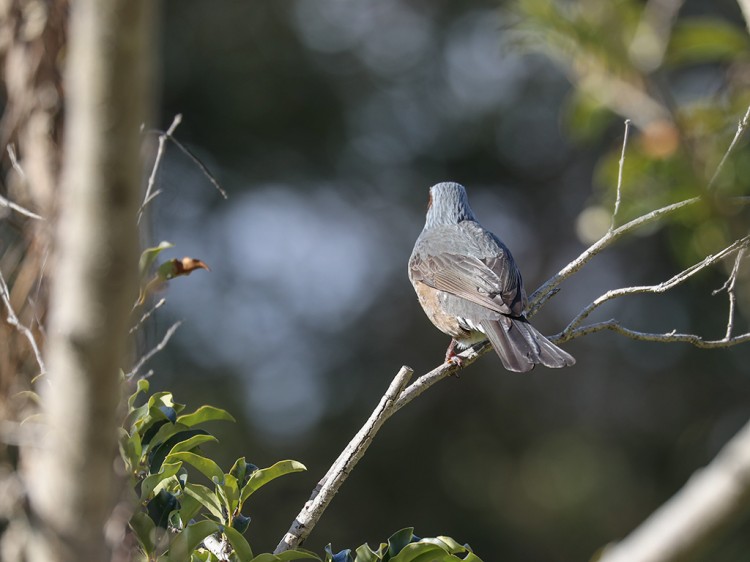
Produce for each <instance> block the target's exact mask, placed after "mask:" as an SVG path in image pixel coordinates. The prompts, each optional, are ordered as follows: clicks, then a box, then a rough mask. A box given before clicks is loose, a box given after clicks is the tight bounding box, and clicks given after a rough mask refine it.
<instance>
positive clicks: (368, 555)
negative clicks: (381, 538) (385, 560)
mask: <svg viewBox="0 0 750 562" xmlns="http://www.w3.org/2000/svg"><path fill="white" fill-rule="evenodd" d="M354 553H355V555H356V560H357V562H380V561H381V560H382V558H381V557H380V556H378V553H377V552H374V551H373V550H372V549H371V548H370V545H368V544H363V545H360V546H359V547H357V550H355V551H354Z"/></svg>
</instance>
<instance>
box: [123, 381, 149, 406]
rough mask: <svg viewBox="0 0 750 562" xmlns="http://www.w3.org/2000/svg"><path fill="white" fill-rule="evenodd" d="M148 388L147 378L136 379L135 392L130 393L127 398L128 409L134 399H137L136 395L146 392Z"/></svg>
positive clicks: (133, 402)
mask: <svg viewBox="0 0 750 562" xmlns="http://www.w3.org/2000/svg"><path fill="white" fill-rule="evenodd" d="M148 388H149V382H148V379H138V382H137V383H136V388H135V392H134V393H133V394H131V395H130V397H129V398H128V409H131V408H132V407H133V404H135V401H136V400H137V399H138V396H139V395H140V394H141V393H143V392H148Z"/></svg>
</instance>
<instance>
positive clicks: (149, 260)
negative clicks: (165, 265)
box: [138, 241, 174, 276]
mask: <svg viewBox="0 0 750 562" xmlns="http://www.w3.org/2000/svg"><path fill="white" fill-rule="evenodd" d="M173 247H174V244H172V243H171V242H167V241H162V242H160V243H159V245H158V246H154V247H153V248H146V249H145V250H143V252H141V257H140V259H139V260H138V270H139V271H140V273H141V276H145V275H146V274H147V273H148V272H149V270H150V269H151V266H152V265H153V264H154V262H155V261H156V258H157V257H159V254H160V253H162V252H163V251H164V250H166V249H168V248H173Z"/></svg>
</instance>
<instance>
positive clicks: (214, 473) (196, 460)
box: [165, 452, 224, 484]
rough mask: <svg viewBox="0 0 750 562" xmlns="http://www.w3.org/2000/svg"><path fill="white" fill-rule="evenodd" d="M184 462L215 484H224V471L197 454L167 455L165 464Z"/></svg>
mask: <svg viewBox="0 0 750 562" xmlns="http://www.w3.org/2000/svg"><path fill="white" fill-rule="evenodd" d="M174 461H183V462H186V463H188V464H189V465H191V466H193V467H194V468H196V469H197V470H198V471H199V472H200V473H201V474H203V475H204V476H205V477H206V478H208V479H209V480H211V482H214V483H215V484H222V483H223V482H224V471H223V470H221V468H220V467H219V465H218V464H216V463H215V462H214V461H212V460H211V459H207V458H206V457H202V456H200V455H196V454H195V453H187V452H181V453H171V454H169V455H167V458H166V459H165V462H174Z"/></svg>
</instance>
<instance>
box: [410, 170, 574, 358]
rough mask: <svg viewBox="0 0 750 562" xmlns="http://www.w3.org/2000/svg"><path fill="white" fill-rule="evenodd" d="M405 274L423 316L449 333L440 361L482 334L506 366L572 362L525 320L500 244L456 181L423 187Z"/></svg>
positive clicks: (511, 265) (514, 271) (513, 269)
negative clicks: (425, 200) (425, 193)
mask: <svg viewBox="0 0 750 562" xmlns="http://www.w3.org/2000/svg"><path fill="white" fill-rule="evenodd" d="M409 280H410V281H411V283H412V285H414V290H415V291H416V292H417V296H418V297H419V302H420V304H421V305H422V308H423V309H424V311H425V313H426V314H427V317H428V318H429V319H430V320H431V321H432V323H433V324H435V326H436V327H437V328H438V329H439V330H440V331H442V332H444V333H445V334H448V335H449V336H451V338H453V339H452V340H451V344H450V346H449V347H448V351H447V353H446V356H445V359H446V361H451V360H454V359H453V358H454V357H455V355H456V347H458V348H459V350H461V349H466V348H467V347H470V346H472V345H474V344H476V343H479V342H481V341H486V340H488V339H489V341H490V343H491V344H492V347H493V348H494V349H495V351H496V352H497V354H498V355H499V356H500V359H501V360H502V362H503V365H504V366H505V368H506V369H508V370H509V371H517V372H526V371H530V370H531V369H533V368H534V366H535V365H536V364H537V363H541V364H542V365H544V366H545V367H555V368H557V367H566V366H569V365H573V364H575V362H576V361H575V359H574V358H573V356H571V355H570V354H569V353H566V352H565V351H563V350H562V349H560V348H559V347H557V346H556V345H555V344H553V343H552V342H550V341H549V340H548V339H547V338H545V337H544V336H543V335H542V334H541V333H540V332H539V331H537V330H536V328H534V327H533V326H532V325H531V324H529V322H528V320H526V317H525V316H524V315H523V310H524V308H525V307H526V291H525V290H524V288H523V280H522V279H521V272H520V271H519V270H518V267H517V266H516V263H515V261H513V256H512V255H511V253H510V251H509V250H508V248H507V247H506V246H505V244H503V243H502V242H501V241H500V239H499V238H498V237H497V236H495V235H494V234H492V233H491V232H490V231H488V230H485V229H484V228H483V227H482V225H480V224H479V222H477V219H476V217H475V216H474V213H473V212H472V210H471V207H469V199H468V197H467V196H466V190H465V189H464V187H463V186H462V185H459V184H457V183H452V182H446V183H439V184H437V185H434V186H432V187H431V188H430V201H429V204H428V207H427V220H426V221H425V225H424V229H423V230H422V233H421V234H420V235H419V238H417V242H416V244H415V245H414V250H413V251H412V254H411V258H410V259H409Z"/></svg>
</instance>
